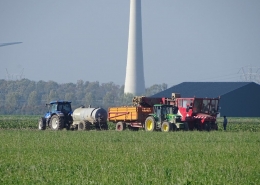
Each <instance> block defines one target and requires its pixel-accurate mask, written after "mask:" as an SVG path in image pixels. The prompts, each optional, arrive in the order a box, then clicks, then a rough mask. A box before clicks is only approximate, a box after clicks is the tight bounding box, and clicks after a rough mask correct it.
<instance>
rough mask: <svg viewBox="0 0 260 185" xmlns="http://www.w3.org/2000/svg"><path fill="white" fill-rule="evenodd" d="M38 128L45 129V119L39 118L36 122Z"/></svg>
mask: <svg viewBox="0 0 260 185" xmlns="http://www.w3.org/2000/svg"><path fill="white" fill-rule="evenodd" d="M38 129H39V130H45V129H46V119H45V118H40V119H39V122H38Z"/></svg>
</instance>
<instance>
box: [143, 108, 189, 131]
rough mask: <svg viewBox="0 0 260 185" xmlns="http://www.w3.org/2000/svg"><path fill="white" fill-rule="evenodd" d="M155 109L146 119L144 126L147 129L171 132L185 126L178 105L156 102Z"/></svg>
mask: <svg viewBox="0 0 260 185" xmlns="http://www.w3.org/2000/svg"><path fill="white" fill-rule="evenodd" d="M153 109H154V113H153V114H149V116H148V117H147V118H146V120H145V125H144V127H145V130H146V131H157V130H161V131H162V132H170V131H175V130H177V129H183V128H184V124H183V123H181V116H180V115H178V114H177V112H178V110H177V111H176V109H178V108H177V107H175V106H173V105H165V104H155V105H154V106H153Z"/></svg>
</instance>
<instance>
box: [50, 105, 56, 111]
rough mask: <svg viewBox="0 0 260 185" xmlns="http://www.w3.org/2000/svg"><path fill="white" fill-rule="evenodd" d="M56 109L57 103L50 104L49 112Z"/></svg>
mask: <svg viewBox="0 0 260 185" xmlns="http://www.w3.org/2000/svg"><path fill="white" fill-rule="evenodd" d="M56 110H57V104H52V105H51V112H56Z"/></svg>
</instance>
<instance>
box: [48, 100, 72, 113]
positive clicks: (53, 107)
mask: <svg viewBox="0 0 260 185" xmlns="http://www.w3.org/2000/svg"><path fill="white" fill-rule="evenodd" d="M46 106H48V108H49V113H50V114H52V113H58V114H60V113H63V114H65V115H68V114H71V113H72V109H71V102H68V101H52V102H50V103H49V104H46Z"/></svg>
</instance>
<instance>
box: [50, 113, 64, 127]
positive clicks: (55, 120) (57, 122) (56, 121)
mask: <svg viewBox="0 0 260 185" xmlns="http://www.w3.org/2000/svg"><path fill="white" fill-rule="evenodd" d="M50 126H51V129H52V130H61V129H63V118H61V117H59V116H57V115H54V116H52V117H51V121H50Z"/></svg>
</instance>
